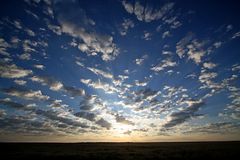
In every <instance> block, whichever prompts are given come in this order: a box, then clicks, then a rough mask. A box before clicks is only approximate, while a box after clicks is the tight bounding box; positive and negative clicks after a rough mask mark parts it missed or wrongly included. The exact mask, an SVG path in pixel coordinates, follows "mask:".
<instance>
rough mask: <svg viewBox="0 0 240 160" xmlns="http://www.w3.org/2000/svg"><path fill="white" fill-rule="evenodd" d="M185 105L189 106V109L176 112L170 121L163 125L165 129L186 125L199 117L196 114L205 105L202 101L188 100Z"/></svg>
mask: <svg viewBox="0 0 240 160" xmlns="http://www.w3.org/2000/svg"><path fill="white" fill-rule="evenodd" d="M184 103H186V104H187V107H186V108H184V109H182V110H180V111H178V112H174V113H172V114H171V115H170V120H169V121H168V122H167V123H166V124H164V125H163V127H164V128H171V127H174V126H177V125H179V124H182V123H184V122H185V121H187V120H188V119H190V118H191V117H195V116H199V114H196V112H197V111H198V110H199V109H200V107H202V106H203V105H204V102H203V101H202V100H187V101H185V102H184Z"/></svg>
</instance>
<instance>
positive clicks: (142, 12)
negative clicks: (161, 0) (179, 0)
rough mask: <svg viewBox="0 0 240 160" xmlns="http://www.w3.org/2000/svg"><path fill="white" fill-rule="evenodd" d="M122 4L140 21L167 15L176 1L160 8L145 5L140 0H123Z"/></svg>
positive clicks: (157, 18) (152, 19)
mask: <svg viewBox="0 0 240 160" xmlns="http://www.w3.org/2000/svg"><path fill="white" fill-rule="evenodd" d="M122 5H123V7H124V8H125V10H126V11H127V12H128V13H130V14H134V15H135V16H136V17H137V19H138V20H139V21H145V22H151V21H154V20H159V19H162V18H163V17H164V16H165V15H167V14H168V13H169V12H170V11H171V10H172V9H173V6H174V3H171V2H170V3H166V4H164V5H163V6H162V7H161V8H159V9H154V8H152V7H151V6H149V5H146V6H143V5H142V4H141V3H140V2H138V1H136V2H135V4H132V3H130V2H129V3H128V2H126V1H122Z"/></svg>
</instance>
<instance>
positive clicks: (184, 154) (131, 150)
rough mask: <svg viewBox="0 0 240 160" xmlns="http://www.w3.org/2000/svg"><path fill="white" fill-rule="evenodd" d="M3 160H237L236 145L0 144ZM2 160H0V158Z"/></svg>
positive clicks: (169, 143)
mask: <svg viewBox="0 0 240 160" xmlns="http://www.w3.org/2000/svg"><path fill="white" fill-rule="evenodd" d="M0 154H1V157H4V159H33V160H34V159H70V160H75V159H81V160H89V159H96V160H105V159H110V160H123V159H124V160H125V159H126V160H143V159H144V160H145V159H148V160H151V159H152V160H156V159H194V160H196V159H218V160H219V159H229V160H230V159H238V158H237V157H239V154H240V142H161V143H0ZM1 159H2V158H1Z"/></svg>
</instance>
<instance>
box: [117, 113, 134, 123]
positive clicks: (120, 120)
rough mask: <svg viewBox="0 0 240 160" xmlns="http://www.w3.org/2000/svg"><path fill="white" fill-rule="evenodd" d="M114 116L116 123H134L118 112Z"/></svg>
mask: <svg viewBox="0 0 240 160" xmlns="http://www.w3.org/2000/svg"><path fill="white" fill-rule="evenodd" d="M115 118H116V121H117V122H118V123H122V124H126V125H134V123H133V122H132V121H130V120H128V119H126V118H125V117H123V116H121V115H119V114H117V115H115Z"/></svg>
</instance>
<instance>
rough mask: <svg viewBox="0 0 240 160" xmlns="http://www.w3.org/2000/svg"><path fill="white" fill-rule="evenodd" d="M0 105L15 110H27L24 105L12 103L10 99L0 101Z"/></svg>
mask: <svg viewBox="0 0 240 160" xmlns="http://www.w3.org/2000/svg"><path fill="white" fill-rule="evenodd" d="M0 104H2V105H5V106H8V107H12V108H15V109H23V108H25V106H24V105H23V104H20V103H17V102H14V101H12V100H11V99H9V98H5V99H0Z"/></svg>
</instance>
